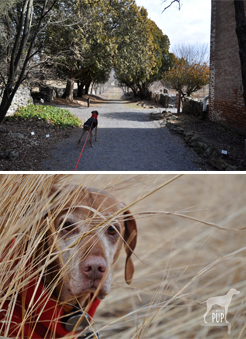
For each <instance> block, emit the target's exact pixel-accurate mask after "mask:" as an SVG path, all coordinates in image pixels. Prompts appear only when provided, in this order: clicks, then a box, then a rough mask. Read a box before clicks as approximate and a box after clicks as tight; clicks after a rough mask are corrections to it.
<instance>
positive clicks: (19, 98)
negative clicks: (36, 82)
mask: <svg viewBox="0 0 246 339" xmlns="http://www.w3.org/2000/svg"><path fill="white" fill-rule="evenodd" d="M0 101H1V97H0ZM28 104H33V99H32V96H31V91H30V88H29V87H25V86H20V87H19V89H18V90H17V92H16V93H15V96H14V99H13V101H12V104H11V106H10V108H9V110H8V113H7V114H6V115H12V114H14V113H15V111H16V110H17V109H18V107H20V106H22V107H26V106H27V105H28Z"/></svg>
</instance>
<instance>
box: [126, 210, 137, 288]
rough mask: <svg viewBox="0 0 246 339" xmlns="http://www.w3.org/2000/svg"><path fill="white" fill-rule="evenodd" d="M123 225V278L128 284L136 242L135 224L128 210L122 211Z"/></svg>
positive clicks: (132, 271) (130, 279) (130, 277)
mask: <svg viewBox="0 0 246 339" xmlns="http://www.w3.org/2000/svg"><path fill="white" fill-rule="evenodd" d="M124 226H125V232H124V241H125V244H124V247H125V251H126V264H125V280H126V283H127V284H130V283H131V282H132V277H133V273H134V265H133V262H132V259H131V255H132V253H133V251H134V249H135V247H136V244H137V224H136V220H135V219H134V217H133V216H132V214H131V212H130V211H129V210H127V211H125V212H124Z"/></svg>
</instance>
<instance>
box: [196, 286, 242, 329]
mask: <svg viewBox="0 0 246 339" xmlns="http://www.w3.org/2000/svg"><path fill="white" fill-rule="evenodd" d="M239 293H240V291H237V290H236V289H235V288H231V289H230V291H229V292H228V293H227V294H226V295H222V296H219V297H212V298H209V299H208V300H206V301H204V302H206V303H207V311H206V313H205V314H204V316H203V318H204V322H205V323H206V324H207V321H206V316H207V314H208V313H209V311H210V310H211V308H212V307H213V305H218V306H220V307H223V308H224V309H225V322H226V323H227V324H229V322H228V321H227V318H226V316H227V312H228V307H229V305H230V303H231V299H232V297H233V296H234V295H235V294H239Z"/></svg>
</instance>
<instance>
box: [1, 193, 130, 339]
mask: <svg viewBox="0 0 246 339" xmlns="http://www.w3.org/2000/svg"><path fill="white" fill-rule="evenodd" d="M63 198H65V201H66V202H65V203H64V199H63ZM49 199H50V203H51V208H47V209H48V213H47V214H46V216H45V217H44V218H43V220H41V222H40V231H41V233H42V234H43V237H42V240H41V241H40V243H39V244H40V245H39V246H40V247H38V248H37V252H36V255H35V256H34V257H33V259H34V262H33V263H31V262H29V263H27V264H26V266H27V267H25V269H24V272H27V275H28V274H32V278H30V279H29V280H28V282H27V283H25V285H24V287H23V286H22V287H21V288H20V290H19V291H16V292H17V294H18V296H17V299H16V302H14V304H11V303H12V302H13V300H11V299H7V300H6V301H5V302H4V303H3V306H2V309H1V312H0V335H4V336H6V335H7V336H8V337H14V338H24V339H37V338H53V339H56V338H61V337H66V336H67V337H69V338H74V337H76V338H77V337H78V333H80V332H81V331H83V333H84V331H87V330H88V325H89V324H90V320H91V318H92V317H93V315H94V313H95V311H96V308H97V306H98V305H99V303H100V300H102V299H103V298H105V296H107V294H108V293H109V292H110V288H111V280H112V269H113V265H114V263H115V262H116V260H117V258H118V256H119V254H120V250H121V247H122V245H123V244H125V246H124V247H125V251H126V262H125V280H126V282H127V283H128V284H130V283H131V280H132V276H133V272H134V266H133V263H132V260H131V255H132V253H133V251H134V249H135V246H136V241H137V226H136V222H135V219H134V218H133V217H132V215H131V213H130V211H129V210H126V208H124V205H123V204H121V203H120V202H119V201H118V200H117V199H115V198H114V197H113V196H112V195H111V194H109V193H107V192H106V191H103V190H97V189H93V188H80V187H77V188H76V187H75V188H74V189H73V190H70V189H69V187H67V186H66V187H63V188H62V189H58V188H56V187H53V189H52V190H51V195H50V198H49ZM47 206H48V205H47ZM37 237H38V235H37ZM13 246H14V242H13V243H10V250H11V247H13ZM27 254H28V253H27ZM17 258H19V257H17ZM18 260H19V259H17V261H16V263H15V264H14V263H12V262H11V265H13V267H12V270H14V266H16V265H18ZM47 260H48V263H47V264H46V262H47ZM29 265H30V267H29ZM31 265H32V266H31ZM22 270H23V267H22ZM35 271H36V272H37V274H33V273H35ZM41 271H42V272H43V274H42V276H41V277H40V272H41ZM10 279H12V278H10ZM9 283H10V280H9ZM6 287H7V288H8V286H6ZM14 295H15V294H14ZM14 298H15V297H14ZM13 305H14V309H13V313H11V312H10V313H9V312H8V311H9V309H10V307H13ZM35 319H36V320H35ZM35 321H36V322H35ZM8 324H9V327H8ZM7 327H8V328H7ZM93 331H94V330H93ZM74 333H77V334H76V335H75V334H74ZM91 333H92V332H89V333H87V334H83V335H82V336H80V335H79V337H80V338H82V337H83V338H87V337H90V338H91ZM93 333H94V332H93ZM94 334H95V333H94ZM93 338H98V335H97V334H95V336H93Z"/></svg>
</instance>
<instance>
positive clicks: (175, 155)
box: [40, 128, 200, 171]
mask: <svg viewBox="0 0 246 339" xmlns="http://www.w3.org/2000/svg"><path fill="white" fill-rule="evenodd" d="M79 136H80V133H79V132H78V133H76V134H75V135H74V136H73V137H72V138H69V139H66V140H64V141H63V142H62V143H59V144H57V146H56V147H55V149H54V150H53V152H52V153H51V154H50V160H48V161H46V162H45V163H44V164H43V166H42V168H40V170H46V171H47V170H48V171H73V170H74V168H75V165H76V163H77V160H78V158H79V155H80V152H81V149H82V147H83V144H84V141H85V138H86V137H84V139H83V140H82V141H81V145H80V148H77V142H78V139H79ZM93 144H94V147H93V148H92V147H90V145H89V143H88V142H87V144H86V146H85V149H84V151H83V154H82V157H81V160H80V163H79V165H78V168H77V171H197V170H200V169H199V168H198V167H197V166H196V165H195V162H196V160H197V158H196V156H195V155H194V154H193V153H192V152H189V151H188V150H187V149H186V148H185V147H184V146H183V145H182V143H181V142H180V139H179V138H178V137H175V136H173V135H171V134H170V133H169V131H168V130H167V129H165V128H162V129H152V128H148V129H145V128H140V129H138V128H130V129H129V128H101V129H99V130H98V142H94V141H93Z"/></svg>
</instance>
